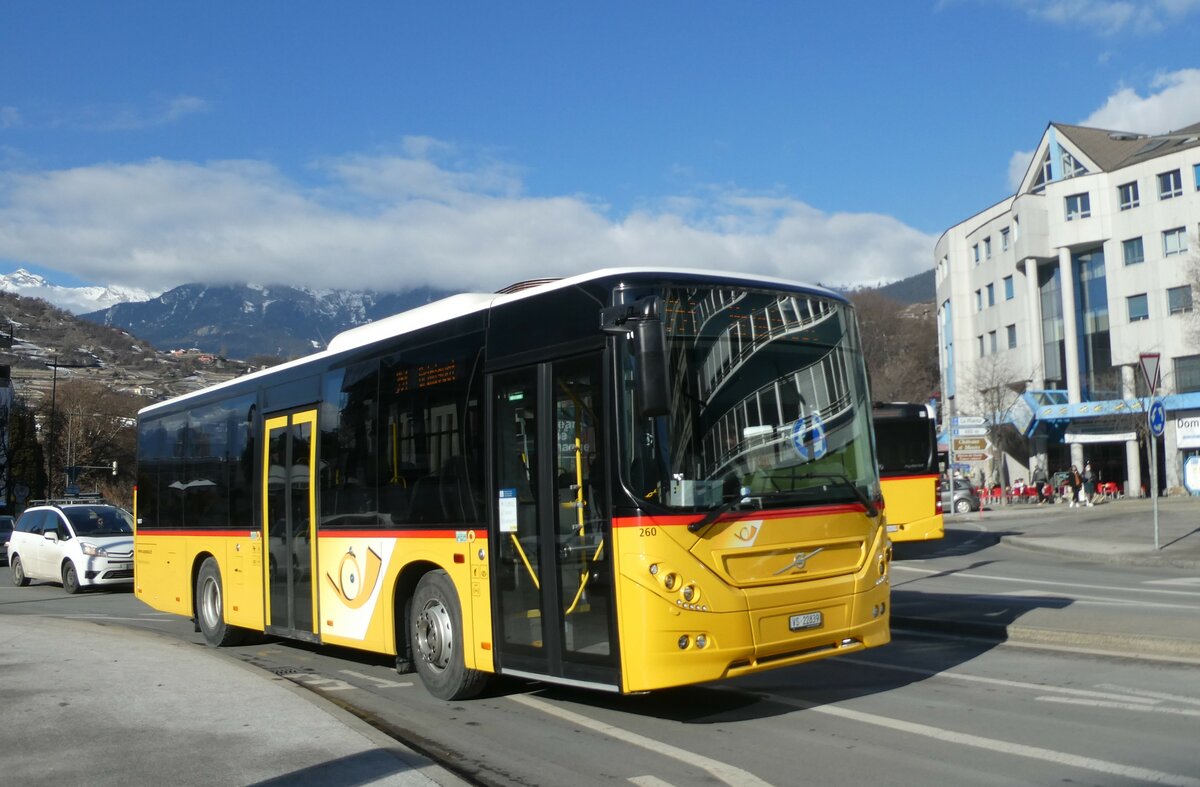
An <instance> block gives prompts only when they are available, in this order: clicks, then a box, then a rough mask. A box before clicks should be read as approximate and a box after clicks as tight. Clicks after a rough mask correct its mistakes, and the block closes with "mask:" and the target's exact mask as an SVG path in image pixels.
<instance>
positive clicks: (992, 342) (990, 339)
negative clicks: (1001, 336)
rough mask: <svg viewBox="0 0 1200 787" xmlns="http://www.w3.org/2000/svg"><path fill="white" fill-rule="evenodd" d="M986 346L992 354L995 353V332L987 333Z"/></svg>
mask: <svg viewBox="0 0 1200 787" xmlns="http://www.w3.org/2000/svg"><path fill="white" fill-rule="evenodd" d="M988 346H989V347H991V348H992V354H993V355H994V354H995V353H996V332H995V331H988Z"/></svg>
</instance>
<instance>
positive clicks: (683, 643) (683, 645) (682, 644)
mask: <svg viewBox="0 0 1200 787" xmlns="http://www.w3.org/2000/svg"><path fill="white" fill-rule="evenodd" d="M690 642H691V640H690V639H688V635H687V634H684V635H682V636H680V637H679V649H680V650H687V647H688V643H690Z"/></svg>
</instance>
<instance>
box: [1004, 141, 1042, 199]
mask: <svg viewBox="0 0 1200 787" xmlns="http://www.w3.org/2000/svg"><path fill="white" fill-rule="evenodd" d="M1036 152H1037V151H1034V150H1018V151H1017V152H1016V153H1013V154H1012V158H1010V159H1009V160H1008V187H1009V188H1010V189H1012V190H1013V192H1014V193H1015V192H1016V190H1017V189H1019V188H1020V187H1021V181H1022V180H1023V179H1024V178H1025V173H1026V172H1028V171H1029V165H1030V164H1032V163H1033V154H1034V153H1036Z"/></svg>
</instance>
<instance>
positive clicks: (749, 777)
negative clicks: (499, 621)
mask: <svg viewBox="0 0 1200 787" xmlns="http://www.w3.org/2000/svg"><path fill="white" fill-rule="evenodd" d="M509 699H510V700H513V701H514V702H519V703H521V704H522V705H527V706H529V707H530V708H533V709H535V710H539V711H541V712H542V713H545V714H548V715H550V716H557V717H558V718H560V719H563V720H564V721H568V722H570V723H571V724H575V725H578V726H580V727H584V728H586V729H589V730H592V731H593V732H598V733H600V734H601V735H607V736H608V737H610V738H616V739H617V740H619V741H621V742H623V743H629V744H632V745H634V746H638V747H640V748H642V749H646V750H647V751H651V752H654V753H655V754H661V755H662V756H664V757H670V758H671V759H673V760H679V761H680V762H682V763H685V764H687V765H691V766H695V767H697V768H700V769H702V770H704V771H705V772H707V773H709V774H710V775H712V776H713V778H715V779H719V780H720V781H722V782H724V783H725V784H732V785H738V786H739V787H741V785H745V787H750V785H760V786H761V787H769V785H768V783H767V782H765V781H763V780H762V779H760V778H758V777H757V776H755V775H754V774H752V773H750V772H749V771H744V770H742V769H741V768H738V767H735V766H733V765H729V764H728V763H724V762H719V761H718V760H713V759H710V758H708V757H705V756H703V755H700V754H695V753H694V752H690V751H687V750H685V749H679V748H676V747H674V746H671V745H670V744H666V743H662V742H661V741H656V740H652V739H650V738H647V737H646V736H645V735H643V734H641V733H635V732H633V731H631V730H626V729H622V728H620V727H614V726H613V725H611V724H605V723H604V722H602V721H597V720H596V719H591V718H588V717H587V716H581V715H580V714H578V713H572V712H571V711H569V710H566V709H564V708H560V707H558V706H556V705H551V704H550V703H549V702H545V701H543V700H539V699H537V698H536V697H530V696H529V695H527V694H514V695H511V696H510V697H509ZM643 778H644V777H643ZM1197 785H1198V786H1200V782H1198V783H1197Z"/></svg>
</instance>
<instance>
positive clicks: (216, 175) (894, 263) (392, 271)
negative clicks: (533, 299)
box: [0, 140, 934, 290]
mask: <svg viewBox="0 0 1200 787" xmlns="http://www.w3.org/2000/svg"><path fill="white" fill-rule="evenodd" d="M456 157H457V159H458V160H455V159H456ZM315 166H316V167H317V171H318V175H319V176H320V177H321V178H322V182H321V183H320V185H319V187H316V188H311V187H304V186H301V185H300V184H298V183H296V182H294V181H292V180H290V179H289V178H287V177H285V176H284V175H283V174H282V173H280V172H279V171H278V170H276V169H275V168H274V167H272V166H271V165H269V164H265V163H263V162H256V161H221V162H210V163H205V164H198V163H189V162H179V161H165V160H151V161H145V162H141V163H136V164H112V165H108V164H105V165H95V166H89V167H81V168H77V169H70V170H51V171H35V172H24V173H3V174H0V259H4V260H8V261H11V262H12V263H13V264H14V267H15V266H16V265H18V264H33V265H38V266H41V267H45V268H50V269H54V270H59V271H62V272H64V273H69V274H72V275H73V276H75V277H77V278H79V279H82V280H84V281H92V282H103V283H105V284H121V285H127V286H134V287H142V288H145V289H161V288H168V287H171V286H175V285H178V284H181V283H184V282H190V281H205V282H222V281H224V282H245V281H252V282H258V283H264V284H269V283H284V282H287V283H297V284H303V285H309V286H315V287H346V288H372V289H379V290H389V289H407V288H410V287H415V286H418V285H432V286H435V287H441V288H448V289H496V288H498V287H501V286H503V285H506V284H509V283H511V282H514V281H519V280H521V279H526V278H532V277H540V276H556V275H568V274H573V273H579V272H583V271H586V270H590V269H594V268H600V267H609V266H618V265H670V266H683V267H692V268H710V269H722V270H733V271H741V272H753V273H762V274H769V275H775V276H781V277H785V278H790V279H799V280H806V281H813V282H817V281H819V282H822V283H825V284H829V285H854V284H862V283H874V282H878V281H881V280H891V279H896V278H901V277H905V276H910V275H912V274H915V273H919V272H921V271H923V270H926V269H928V268H929V267H930V249H931V248H932V247H933V243H934V238H932V237H931V236H929V235H926V234H924V233H921V232H918V231H917V230H915V229H913V228H911V227H908V226H906V225H904V224H903V223H901V222H900V221H898V220H897V219H895V218H892V217H890V216H883V215H876V214H868V213H858V214H850V213H841V214H829V213H825V212H822V211H820V210H818V209H816V208H813V207H811V206H809V205H807V204H805V203H803V202H799V201H797V200H794V199H790V198H787V197H780V196H761V195H749V194H745V193H741V192H736V191H733V190H728V189H725V190H719V189H712V190H710V191H709V192H707V193H702V194H698V195H681V196H679V197H670V198H667V199H664V200H662V201H661V202H660V203H659V204H658V206H656V207H654V208H643V209H639V210H636V211H632V212H630V213H629V214H627V215H624V216H616V217H614V216H611V215H609V211H608V209H607V208H606V207H605V206H603V205H601V204H598V203H596V202H593V201H589V200H588V199H586V198H583V197H579V196H574V195H571V196H551V197H532V196H526V195H523V193H522V182H521V180H520V178H519V177H518V175H517V172H516V170H515V169H514V168H512V167H510V166H506V165H503V164H497V163H495V162H486V161H485V162H473V161H472V162H468V163H466V164H464V163H463V161H462V160H461V156H459V155H458V154H457V152H455V151H454V150H453V149H450V148H447V147H443V146H441V145H440V144H436V143H433V142H432V141H428V140H425V141H422V140H415V141H409V142H408V144H407V145H406V147H405V149H404V150H403V151H402V152H401V153H400V154H397V155H381V156H376V157H369V156H364V155H356V156H347V157H344V158H340V159H336V160H330V161H325V162H319V163H318V164H317V165H315Z"/></svg>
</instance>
